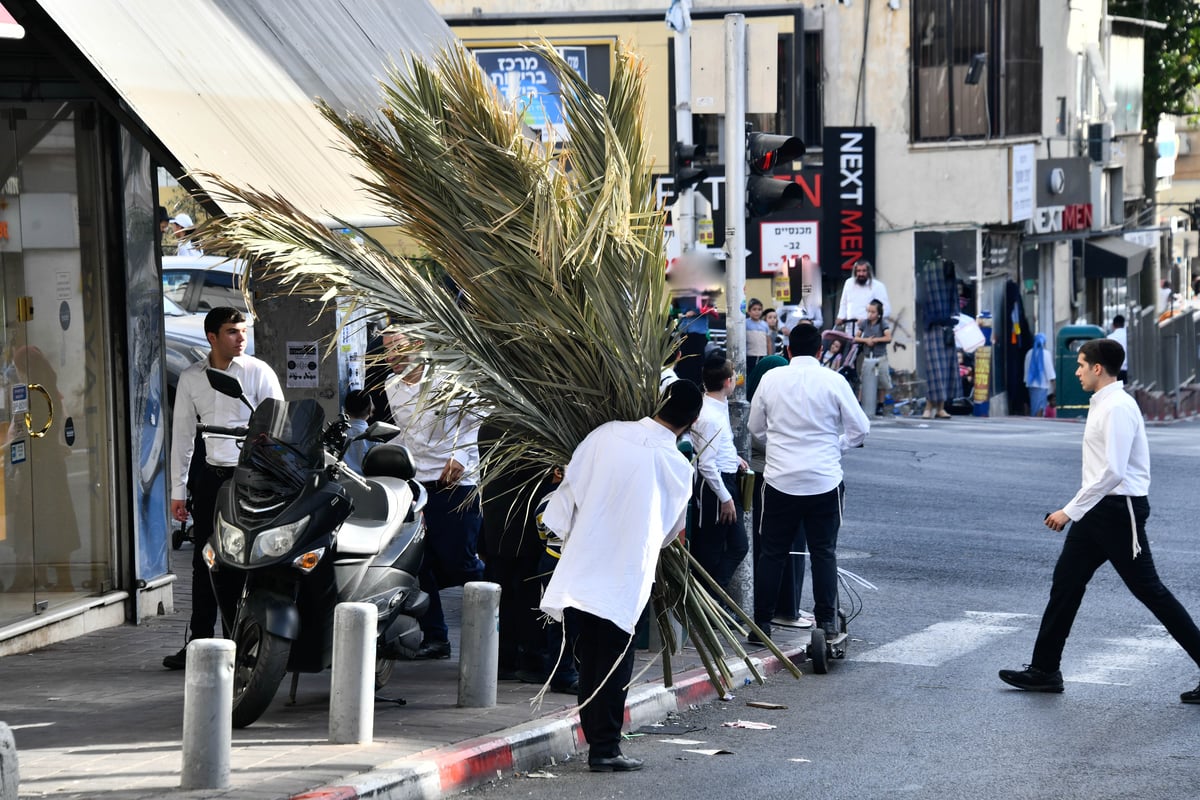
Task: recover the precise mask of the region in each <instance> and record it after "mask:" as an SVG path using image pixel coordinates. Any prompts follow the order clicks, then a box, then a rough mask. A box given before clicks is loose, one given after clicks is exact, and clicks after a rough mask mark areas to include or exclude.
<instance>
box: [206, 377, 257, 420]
mask: <svg viewBox="0 0 1200 800" xmlns="http://www.w3.org/2000/svg"><path fill="white" fill-rule="evenodd" d="M204 374H205V375H207V376H208V385H209V386H211V387H212V388H213V389H215V390H216V391H218V392H220V393H221V394H223V395H227V396H229V397H233V398H236V399H238V400H241V401H242V402H243V403H245V404H246V405H247V406H248V407H249V408H250V410H251V411H253V410H254V407H253V406H251V405H250V401H249V400H247V399H246V394H245V392H243V391H242V382H241V381H240V380H238V379H237V377H236V376H234V375H230V374H229V373H228V372H225V371H223V370H219V369H214V368H213V367H208V368H207V369H205V370H204Z"/></svg>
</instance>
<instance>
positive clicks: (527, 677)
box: [517, 669, 550, 684]
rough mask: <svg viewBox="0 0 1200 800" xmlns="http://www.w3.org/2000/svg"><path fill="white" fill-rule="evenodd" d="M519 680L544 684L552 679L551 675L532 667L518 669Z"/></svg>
mask: <svg viewBox="0 0 1200 800" xmlns="http://www.w3.org/2000/svg"><path fill="white" fill-rule="evenodd" d="M517 680H519V681H520V682H521V683H537V684H543V683H545V682H546V681H548V680H550V676H549V675H547V674H546V673H544V672H537V671H535V670H532V669H519V670H517Z"/></svg>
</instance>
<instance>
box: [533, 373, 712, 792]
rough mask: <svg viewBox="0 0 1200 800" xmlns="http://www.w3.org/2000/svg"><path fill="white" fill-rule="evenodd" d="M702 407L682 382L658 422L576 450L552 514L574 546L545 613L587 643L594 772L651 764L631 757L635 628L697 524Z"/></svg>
mask: <svg viewBox="0 0 1200 800" xmlns="http://www.w3.org/2000/svg"><path fill="white" fill-rule="evenodd" d="M700 407H701V395H700V390H699V388H697V387H696V385H695V384H694V383H692V382H691V381H685V380H680V381H675V382H674V383H672V384H671V385H670V386H668V387H667V389H666V391H665V392H664V393H663V400H662V402H661V404H660V408H659V411H658V413H657V414H656V415H655V416H654V417H653V418H651V417H643V418H642V419H640V420H637V421H636V422H609V423H606V424H604V425H601V426H600V427H599V428H596V430H594V431H592V432H591V433H590V434H588V436H587V438H585V439H584V440H583V442H581V443H580V445H579V446H578V447H576V448H575V452H574V453H573V454H572V456H571V462H570V463H569V464H567V468H566V470H565V472H564V475H563V480H562V483H560V484H559V486H558V489H556V490H555V492H554V494H553V495H551V499H550V501H549V502H548V503H547V506H546V510H545V511H544V512H543V514H542V523H543V524H544V525H545V527H546V528H548V529H549V530H551V531H553V532H554V533H556V534H558V536H559V537H561V538H563V539H564V540H565V543H564V544H563V548H562V558H561V559H560V560H559V562H558V566H557V567H556V568H555V570H554V575H553V576H552V577H551V578H550V583H549V585H548V586H547V587H546V592H545V594H543V595H542V604H541V609H542V611H544V612H546V613H547V614H549V615H550V616H551V617H552V618H554V619H556V620H560V621H561V620H562V619H563V617H564V615H565V616H567V617H570V620H569V621H568V622H567V625H568V626H569V627H571V628H573V629H574V630H575V631H576V636H577V637H578V638H577V641H576V644H575V658H576V660H577V661H578V662H579V695H578V697H579V703H580V704H581V705H582V706H583V707H582V708H580V709H579V721H580V725H581V727H582V728H583V735H584V738H586V739H587V742H588V748H589V750H588V767H589V769H591V770H592V771H593V772H632V771H633V770H638V769H641V768H642V762H641V761H639V760H637V759H636V758H628V757H626V756H624V755H622V754H621V725H622V723H623V722H624V718H625V697H626V694H627V692H628V688H627V687H628V684H629V681H630V679H631V678H632V676H633V652H634V651H633V629H634V626H636V625H637V621H638V618H639V617H640V616H641V614H642V609H643V608H645V606H646V601H647V600H649V599H650V584H651V583H652V582H653V581H654V569H655V566H656V565H657V564H658V554H659V551H660V550H661V549H662V548H664V547H666V546H667V545H669V544H670V543H671V540H672V539H674V538H675V537H676V536H678V535H679V532H680V531H682V530H683V528H684V525H685V523H686V522H687V504H688V499H689V498H690V497H691V494H692V465H691V464H690V463H689V462H688V460H687V459H686V458H685V457H684V456H683V454H681V453H680V452H679V450H678V447H677V442H678V440H679V437H680V436H681V435H683V433H684V432H685V431H687V429H688V428H689V427H691V425H692V423H694V422H695V421H696V417H698V416H699V414H700ZM593 695H594V696H593ZM585 703H586V704H585Z"/></svg>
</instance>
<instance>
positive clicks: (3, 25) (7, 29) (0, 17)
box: [0, 6, 25, 39]
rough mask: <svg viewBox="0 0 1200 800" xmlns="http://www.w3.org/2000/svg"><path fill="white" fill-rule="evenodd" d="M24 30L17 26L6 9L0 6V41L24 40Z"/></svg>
mask: <svg viewBox="0 0 1200 800" xmlns="http://www.w3.org/2000/svg"><path fill="white" fill-rule="evenodd" d="M24 38H25V29H24V28H22V27H21V26H20V25H18V24H17V21H16V20H15V19H13V15H12V14H10V13H8V9H7V8H5V7H4V6H0V39H24Z"/></svg>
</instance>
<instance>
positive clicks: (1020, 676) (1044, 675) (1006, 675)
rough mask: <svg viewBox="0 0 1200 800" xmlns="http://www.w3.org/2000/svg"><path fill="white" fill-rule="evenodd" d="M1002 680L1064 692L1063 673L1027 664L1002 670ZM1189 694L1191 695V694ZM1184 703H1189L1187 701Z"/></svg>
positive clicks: (1022, 686) (1199, 693) (1199, 698)
mask: <svg viewBox="0 0 1200 800" xmlns="http://www.w3.org/2000/svg"><path fill="white" fill-rule="evenodd" d="M1000 680H1002V681H1004V682H1005V683H1007V684H1008V685H1009V686H1015V687H1017V688H1018V689H1024V690H1025V691H1027V692H1061V691H1062V690H1063V679H1062V672H1060V671H1058V670H1054V672H1046V671H1045V670H1042V669H1038V668H1037V667H1035V666H1032V665H1030V664H1026V665H1025V669H1023V670H1021V671H1019V672H1018V671H1017V670H1015V669H1002V670H1000ZM1196 688H1197V693H1196V700H1195V701H1194V702H1200V687H1196ZM1189 694H1191V693H1190V692H1189ZM1181 699H1182V697H1181ZM1184 702H1188V701H1186V700H1185V701H1184Z"/></svg>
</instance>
